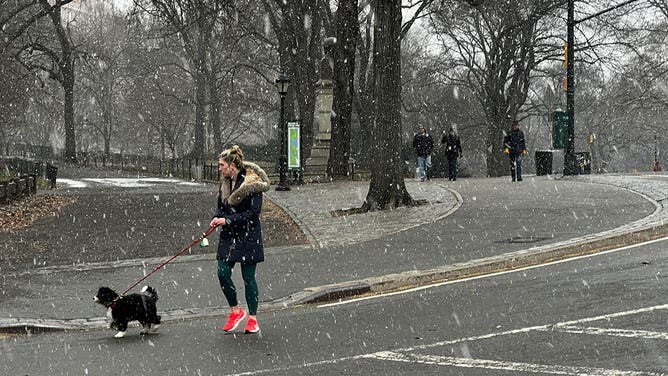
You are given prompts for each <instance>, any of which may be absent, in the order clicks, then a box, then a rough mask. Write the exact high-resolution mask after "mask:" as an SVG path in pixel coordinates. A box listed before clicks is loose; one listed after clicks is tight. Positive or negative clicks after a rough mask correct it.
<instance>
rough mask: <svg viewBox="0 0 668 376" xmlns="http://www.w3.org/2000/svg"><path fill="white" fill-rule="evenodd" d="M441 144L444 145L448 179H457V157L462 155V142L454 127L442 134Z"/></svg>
mask: <svg viewBox="0 0 668 376" xmlns="http://www.w3.org/2000/svg"><path fill="white" fill-rule="evenodd" d="M441 144H444V145H445V156H446V157H447V158H448V180H452V181H455V180H457V159H458V158H461V157H462V143H461V141H460V140H459V136H458V135H457V133H456V132H455V129H454V128H450V130H449V131H448V133H447V134H444V135H443V138H442V139H441Z"/></svg>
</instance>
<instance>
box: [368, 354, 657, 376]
mask: <svg viewBox="0 0 668 376" xmlns="http://www.w3.org/2000/svg"><path fill="white" fill-rule="evenodd" d="M367 358H371V359H378V360H388V361H393V362H404V363H419V364H433V365H438V366H452V367H460V368H483V369H488V370H489V369H494V370H503V371H514V372H535V373H547V374H550V375H589V376H641V375H643V376H653V375H656V376H659V375H661V374H657V373H653V372H636V371H621V370H614V369H605V368H590V367H572V366H560V365H544V364H533V363H519V362H504V361H498V360H487V359H473V358H455V357H450V356H437V355H417V354H402V353H397V352H393V351H380V352H377V353H375V354H370V355H369V356H367Z"/></svg>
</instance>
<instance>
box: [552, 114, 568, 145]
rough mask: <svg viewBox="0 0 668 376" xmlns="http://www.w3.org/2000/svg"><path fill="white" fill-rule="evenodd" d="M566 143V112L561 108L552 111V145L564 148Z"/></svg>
mask: <svg viewBox="0 0 668 376" xmlns="http://www.w3.org/2000/svg"><path fill="white" fill-rule="evenodd" d="M567 143H568V114H567V113H566V111H564V110H562V109H559V108H558V109H556V110H554V112H552V147H553V148H555V149H565V148H566V144H567Z"/></svg>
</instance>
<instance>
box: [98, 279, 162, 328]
mask: <svg viewBox="0 0 668 376" xmlns="http://www.w3.org/2000/svg"><path fill="white" fill-rule="evenodd" d="M94 299H95V302H96V303H98V304H101V305H103V306H105V307H107V316H109V317H111V324H110V325H109V327H110V328H112V329H116V330H118V333H116V335H115V336H114V337H116V338H121V337H123V336H125V333H127V330H128V323H129V322H130V321H135V320H136V321H139V323H140V324H141V325H142V327H143V328H142V330H141V331H140V333H141V334H146V333H148V332H149V331H156V330H157V329H158V327H159V326H160V316H159V315H158V311H157V308H156V305H155V303H156V302H157V301H158V293H157V292H156V291H155V289H153V288H152V287H151V286H144V288H142V290H141V293H138V294H136V293H135V294H129V295H125V296H119V295H118V294H117V293H116V292H115V291H114V290H112V289H110V288H109V287H100V288H99V289H98V290H97V294H96V295H95V298H94Z"/></svg>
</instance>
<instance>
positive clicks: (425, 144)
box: [413, 126, 434, 181]
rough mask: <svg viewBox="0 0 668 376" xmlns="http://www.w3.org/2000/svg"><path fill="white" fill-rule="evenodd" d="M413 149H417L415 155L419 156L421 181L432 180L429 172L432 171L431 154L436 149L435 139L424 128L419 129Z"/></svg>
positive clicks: (418, 163)
mask: <svg viewBox="0 0 668 376" xmlns="http://www.w3.org/2000/svg"><path fill="white" fill-rule="evenodd" d="M413 148H415V154H417V166H418V168H417V172H418V176H419V177H420V181H424V179H425V178H426V179H427V180H430V176H429V170H430V169H431V152H432V150H433V149H434V139H433V138H431V135H430V134H429V133H427V130H426V129H425V128H424V127H422V126H420V127H419V128H418V133H417V134H416V135H415V137H413Z"/></svg>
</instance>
